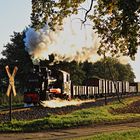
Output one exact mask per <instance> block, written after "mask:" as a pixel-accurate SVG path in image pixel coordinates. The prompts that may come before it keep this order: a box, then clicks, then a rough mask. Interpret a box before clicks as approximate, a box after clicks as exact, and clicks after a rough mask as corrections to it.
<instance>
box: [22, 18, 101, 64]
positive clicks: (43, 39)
mask: <svg viewBox="0 0 140 140" xmlns="http://www.w3.org/2000/svg"><path fill="white" fill-rule="evenodd" d="M60 28H61V27H57V28H56V30H55V31H51V30H50V29H49V27H48V26H47V25H46V26H45V27H44V28H43V29H40V30H38V31H36V30H35V29H33V28H29V29H28V30H27V32H26V37H25V38H24V42H25V46H26V48H25V49H26V51H28V53H29V54H30V55H31V57H32V58H33V59H48V55H49V54H52V53H54V54H58V55H60V56H64V57H65V58H67V59H69V60H77V61H85V60H90V59H92V57H93V56H96V58H97V53H96V52H97V47H98V44H99V43H98V42H99V41H98V39H97V35H95V33H93V29H92V28H90V27H87V29H85V28H83V29H81V27H80V26H79V23H74V24H72V23H71V22H70V20H68V19H67V20H66V21H65V22H64V27H63V30H61V29H60ZM94 59H95V58H94Z"/></svg>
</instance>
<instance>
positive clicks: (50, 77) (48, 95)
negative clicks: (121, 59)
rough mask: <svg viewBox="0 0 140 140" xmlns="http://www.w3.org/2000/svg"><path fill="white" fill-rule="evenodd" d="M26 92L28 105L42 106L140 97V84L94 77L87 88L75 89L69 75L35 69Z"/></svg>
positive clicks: (88, 80) (40, 68) (88, 81)
mask: <svg viewBox="0 0 140 140" xmlns="http://www.w3.org/2000/svg"><path fill="white" fill-rule="evenodd" d="M24 89H25V90H24V103H25V104H26V105H30V104H32V105H38V104H39V103H40V102H41V101H45V100H51V99H54V98H61V99H67V100H71V99H73V98H80V99H89V98H102V97H105V96H108V97H109V96H117V95H118V96H122V95H127V94H131V93H139V92H140V82H128V81H113V80H107V79H102V78H99V77H91V78H89V79H87V80H86V82H85V84H84V85H73V83H72V81H71V78H70V74H69V73H68V72H66V71H63V70H56V69H53V70H50V69H48V68H47V67H46V66H41V65H34V67H33V70H32V71H31V72H30V73H29V75H28V77H27V80H26V85H25V88H24Z"/></svg>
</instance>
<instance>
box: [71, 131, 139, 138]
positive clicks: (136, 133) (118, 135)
mask: <svg viewBox="0 0 140 140" xmlns="http://www.w3.org/2000/svg"><path fill="white" fill-rule="evenodd" d="M69 140H140V129H136V130H131V131H130V130H129V131H123V132H113V133H103V134H96V135H92V136H86V137H81V138H75V139H69Z"/></svg>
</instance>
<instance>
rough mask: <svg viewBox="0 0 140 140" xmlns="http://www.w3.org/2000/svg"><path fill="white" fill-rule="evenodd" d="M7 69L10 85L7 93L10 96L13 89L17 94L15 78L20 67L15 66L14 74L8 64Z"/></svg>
mask: <svg viewBox="0 0 140 140" xmlns="http://www.w3.org/2000/svg"><path fill="white" fill-rule="evenodd" d="M5 69H6V72H7V75H8V77H9V85H8V89H7V92H6V95H7V96H8V97H9V96H10V92H11V89H12V90H13V94H14V96H16V89H15V80H14V78H15V75H16V73H17V70H18V67H17V66H15V67H14V70H13V73H12V74H11V73H10V69H9V66H8V65H7V66H6V67H5Z"/></svg>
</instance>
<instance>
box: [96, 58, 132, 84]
mask: <svg viewBox="0 0 140 140" xmlns="http://www.w3.org/2000/svg"><path fill="white" fill-rule="evenodd" d="M93 72H94V74H93V75H94V76H98V77H100V78H103V79H104V78H106V79H110V80H116V81H129V82H132V81H134V78H135V74H134V72H133V70H132V68H131V66H130V64H121V63H120V62H119V61H118V60H117V59H112V58H109V57H108V58H106V59H105V60H104V59H101V60H100V61H97V62H96V63H94V64H93Z"/></svg>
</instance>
